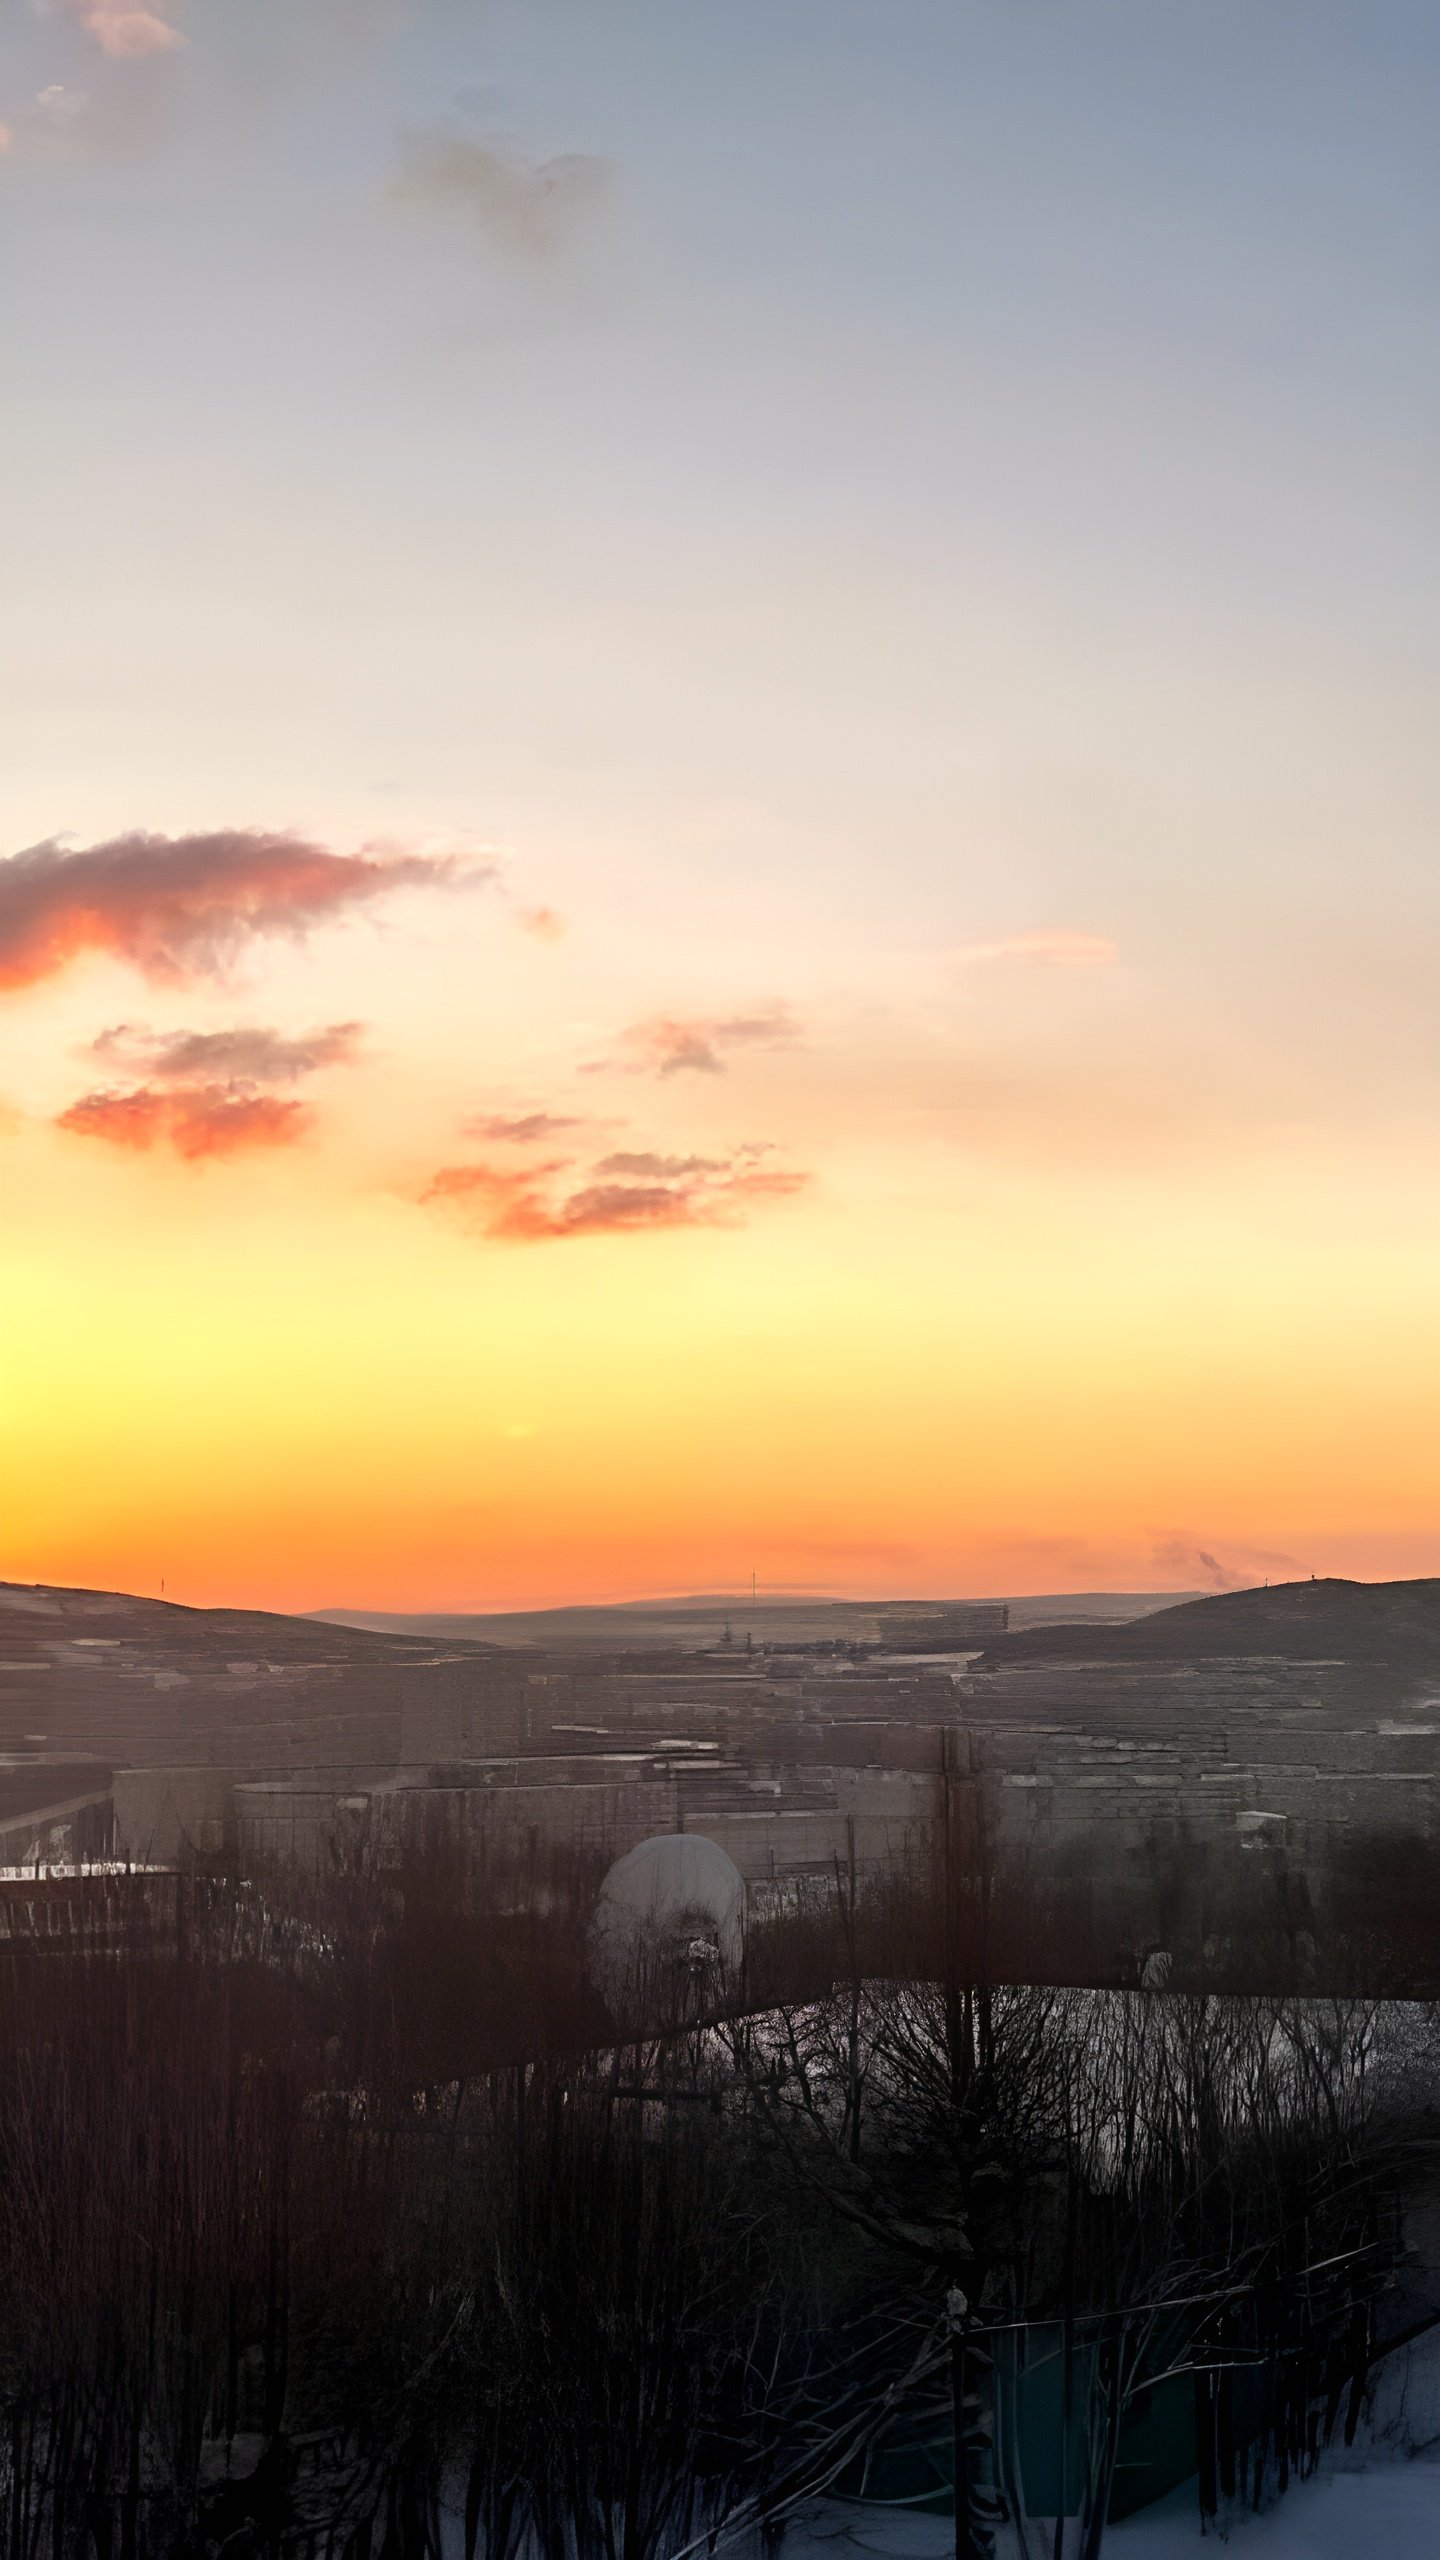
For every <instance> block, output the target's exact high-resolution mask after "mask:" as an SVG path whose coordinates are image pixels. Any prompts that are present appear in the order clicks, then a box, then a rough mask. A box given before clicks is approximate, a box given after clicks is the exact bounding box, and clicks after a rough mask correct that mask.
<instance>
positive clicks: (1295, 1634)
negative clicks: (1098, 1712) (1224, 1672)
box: [984, 1577, 1440, 1670]
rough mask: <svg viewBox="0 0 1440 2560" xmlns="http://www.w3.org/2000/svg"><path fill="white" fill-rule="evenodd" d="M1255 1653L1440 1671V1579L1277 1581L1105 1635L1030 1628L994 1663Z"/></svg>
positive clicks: (1005, 1641) (989, 1651)
mask: <svg viewBox="0 0 1440 2560" xmlns="http://www.w3.org/2000/svg"><path fill="white" fill-rule="evenodd" d="M1246 1655H1256V1656H1258V1655H1268V1656H1270V1657H1272V1658H1279V1659H1283V1660H1289V1661H1335V1662H1342V1661H1343V1662H1356V1663H1360V1662H1366V1663H1395V1664H1398V1665H1413V1666H1417V1667H1420V1666H1424V1667H1428V1666H1430V1665H1431V1664H1440V1579H1427V1580H1425V1581H1416V1582H1345V1581H1341V1580H1339V1579H1338V1578H1335V1577H1329V1578H1326V1579H1324V1580H1320V1581H1313V1582H1312V1581H1307V1582H1280V1583H1272V1584H1271V1585H1270V1586H1269V1588H1268V1589H1261V1590H1253V1591H1217V1592H1215V1593H1213V1594H1211V1595H1209V1596H1208V1597H1206V1598H1204V1599H1198V1600H1186V1601H1182V1602H1180V1603H1179V1604H1178V1605H1176V1606H1174V1607H1170V1608H1165V1609H1160V1610H1157V1611H1154V1612H1152V1613H1151V1614H1149V1615H1147V1616H1146V1617H1143V1618H1137V1619H1135V1620H1133V1621H1132V1622H1131V1623H1130V1624H1129V1625H1126V1626H1112V1627H1107V1628H1105V1629H1104V1630H1103V1631H1101V1630H1097V1629H1096V1628H1094V1627H1085V1626H1078V1625H1051V1626H1044V1627H1028V1628H1021V1629H1018V1630H1015V1631H1012V1633H1011V1634H1009V1635H1007V1636H1001V1637H998V1638H997V1639H996V1640H995V1641H994V1643H992V1644H991V1645H989V1646H987V1648H986V1652H985V1657H984V1659H985V1664H986V1666H987V1667H990V1668H994V1669H997V1670H998V1669H1005V1670H1011V1669H1019V1668H1020V1667H1022V1666H1023V1665H1025V1664H1027V1663H1036V1664H1038V1663H1047V1662H1056V1663H1058V1662H1097V1661H1105V1662H1115V1663H1121V1664H1134V1665H1137V1666H1138V1665H1139V1664H1141V1663H1145V1662H1155V1663H1162V1662H1207V1661H1209V1662H1213V1661H1217V1660H1223V1659H1232V1660H1233V1659H1235V1658H1237V1657H1241V1656H1246Z"/></svg>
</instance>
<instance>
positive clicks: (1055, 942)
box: [948, 931, 1120, 969]
mask: <svg viewBox="0 0 1440 2560" xmlns="http://www.w3.org/2000/svg"><path fill="white" fill-rule="evenodd" d="M948 956H949V958H950V959H952V960H962V961H965V962H966V963H968V964H973V965H975V966H983V965H984V964H985V963H987V962H1005V961H1007V960H1008V961H1018V962H1020V963H1021V964H1022V965H1025V966H1029V967H1031V968H1041V969H1093V968H1097V967H1103V965H1104V964H1105V963H1106V962H1107V961H1110V960H1118V958H1119V956H1120V954H1119V950H1118V947H1117V945H1116V944H1115V943H1113V942H1112V941H1111V940H1110V938H1109V936H1108V934H1103V933H1070V932H1064V931H1062V932H1054V933H1010V934H1005V935H1004V936H1002V938H1001V939H1000V940H999V941H997V942H962V943H960V944H959V945H957V947H956V948H955V950H953V951H952V952H950V953H949V955H948Z"/></svg>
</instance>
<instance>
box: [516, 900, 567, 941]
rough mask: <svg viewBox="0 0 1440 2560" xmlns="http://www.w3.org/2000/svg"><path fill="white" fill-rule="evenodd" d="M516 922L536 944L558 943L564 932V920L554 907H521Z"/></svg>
mask: <svg viewBox="0 0 1440 2560" xmlns="http://www.w3.org/2000/svg"><path fill="white" fill-rule="evenodd" d="M516 921H517V923H518V924H519V925H520V927H521V929H522V930H523V931H524V932H525V933H529V934H533V935H534V937H535V940H536V941H537V942H559V941H560V940H561V939H562V937H563V935H564V932H565V919H564V917H563V916H562V915H561V914H560V912H559V910H558V908H555V907H521V909H520V910H519V914H518V916H517V918H516Z"/></svg>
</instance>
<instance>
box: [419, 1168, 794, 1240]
mask: <svg viewBox="0 0 1440 2560" xmlns="http://www.w3.org/2000/svg"><path fill="white" fill-rule="evenodd" d="M769 1152H770V1150H769V1149H768V1148H766V1147H759V1146H749V1147H738V1148H736V1149H735V1150H734V1151H733V1153H732V1154H730V1155H729V1156H724V1157H720V1156H684V1157H669V1156H658V1155H648V1154H641V1153H638V1152H637V1153H635V1154H633V1155H622V1156H610V1157H606V1158H604V1159H602V1161H601V1162H600V1163H599V1164H598V1165H595V1166H593V1167H592V1168H591V1170H590V1172H589V1174H588V1175H587V1176H583V1177H582V1178H581V1179H579V1180H578V1181H577V1180H576V1177H575V1168H574V1166H573V1164H572V1163H571V1162H570V1161H569V1160H568V1159H566V1158H564V1157H553V1158H551V1159H550V1160H549V1161H547V1162H545V1163H543V1164H532V1165H525V1166H521V1167H516V1166H515V1165H513V1164H494V1163H482V1164H465V1165H447V1166H445V1167H444V1168H443V1169H442V1170H441V1171H440V1172H439V1173H437V1174H436V1175H435V1176H434V1177H433V1179H432V1180H431V1181H430V1182H429V1183H427V1184H426V1186H425V1189H424V1191H423V1192H422V1193H421V1195H420V1197H421V1200H422V1202H423V1203H424V1204H426V1205H427V1206H431V1207H439V1208H448V1209H450V1210H452V1211H453V1212H455V1213H457V1214H458V1215H459V1216H460V1218H461V1219H462V1221H463V1222H464V1224H465V1225H467V1226H468V1227H470V1228H471V1229H472V1230H473V1231H474V1232H475V1233H476V1234H478V1235H481V1236H484V1237H487V1238H490V1239H493V1240H494V1241H496V1242H501V1243H510V1244H540V1243H555V1242H558V1241H560V1240H561V1239H563V1238H565V1237H568V1236H585V1235H627V1234H636V1233H640V1232H644V1231H646V1230H652V1231H653V1230H655V1229H660V1228H673V1227H720V1226H739V1225H741V1224H743V1223H744V1221H745V1218H746V1217H747V1215H748V1214H749V1212H750V1211H752V1210H754V1209H756V1208H759V1207H761V1206H762V1205H765V1204H766V1203H769V1202H774V1201H777V1200H785V1199H790V1198H793V1196H794V1195H795V1193H796V1192H797V1191H800V1190H803V1188H804V1186H805V1184H806V1181H807V1180H808V1176H807V1175H805V1174H803V1173H799V1172H795V1171H793V1170H791V1169H789V1168H787V1167H782V1166H774V1165H768V1164H766V1163H765V1162H764V1161H763V1158H764V1157H765V1156H767V1155H768V1154H769Z"/></svg>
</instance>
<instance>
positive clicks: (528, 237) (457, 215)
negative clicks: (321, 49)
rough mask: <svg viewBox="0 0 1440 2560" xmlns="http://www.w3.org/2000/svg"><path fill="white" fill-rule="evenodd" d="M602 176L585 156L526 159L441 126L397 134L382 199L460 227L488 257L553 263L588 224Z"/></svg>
mask: <svg viewBox="0 0 1440 2560" xmlns="http://www.w3.org/2000/svg"><path fill="white" fill-rule="evenodd" d="M609 176H610V173H609V170H608V168H607V165H606V163H605V162H604V161H603V160H596V159H592V158H591V157H590V156H589V154H588V153H585V152H581V151H566V152H562V153H560V154H559V155H558V157H556V158H554V159H550V160H538V161H536V160H527V159H525V158H524V157H523V155H522V154H521V153H520V152H518V151H515V150H513V149H511V148H510V147H509V146H507V145H506V144H505V143H502V142H497V141H493V140H482V139H479V138H477V137H475V136H473V135H470V134H466V133H461V132H457V131H455V130H454V128H453V127H449V126H427V127H424V128H422V129H420V130H418V131H415V132H411V133H407V134H404V135H402V137H401V141H400V149H399V158H398V163H397V166H396V170H395V174H394V176H393V178H392V179H391V181H390V195H391V198H392V201H393V202H395V203H396V204H399V205H402V206H406V207H408V208H410V209H411V210H412V211H415V212H419V213H429V214H432V215H439V216H442V217H446V218H448V219H450V220H451V221H454V222H460V223H463V224H465V225H466V226H467V227H468V229H469V230H470V231H472V232H473V234H474V235H475V236H476V238H477V239H479V240H480V241H481V242H483V244H484V246H485V247H486V248H487V249H489V250H490V251H491V252H492V253H493V254H494V255H495V256H497V257H500V258H503V259H506V260H508V261H509V262H510V263H511V264H514V265H521V266H544V265H549V264H553V263H554V262H555V261H556V260H557V259H559V258H560V257H562V256H564V255H565V253H566V252H567V251H568V250H569V249H570V248H571V247H572V245H573V244H574V242H575V240H576V239H577V238H578V237H579V235H580V234H581V233H582V232H583V231H584V230H585V229H586V228H587V227H588V225H589V224H590V223H591V222H592V221H593V220H594V218H595V215H596V214H597V212H599V210H600V209H601V208H602V206H603V205H604V202H605V198H606V195H607V193H608V191H609Z"/></svg>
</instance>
